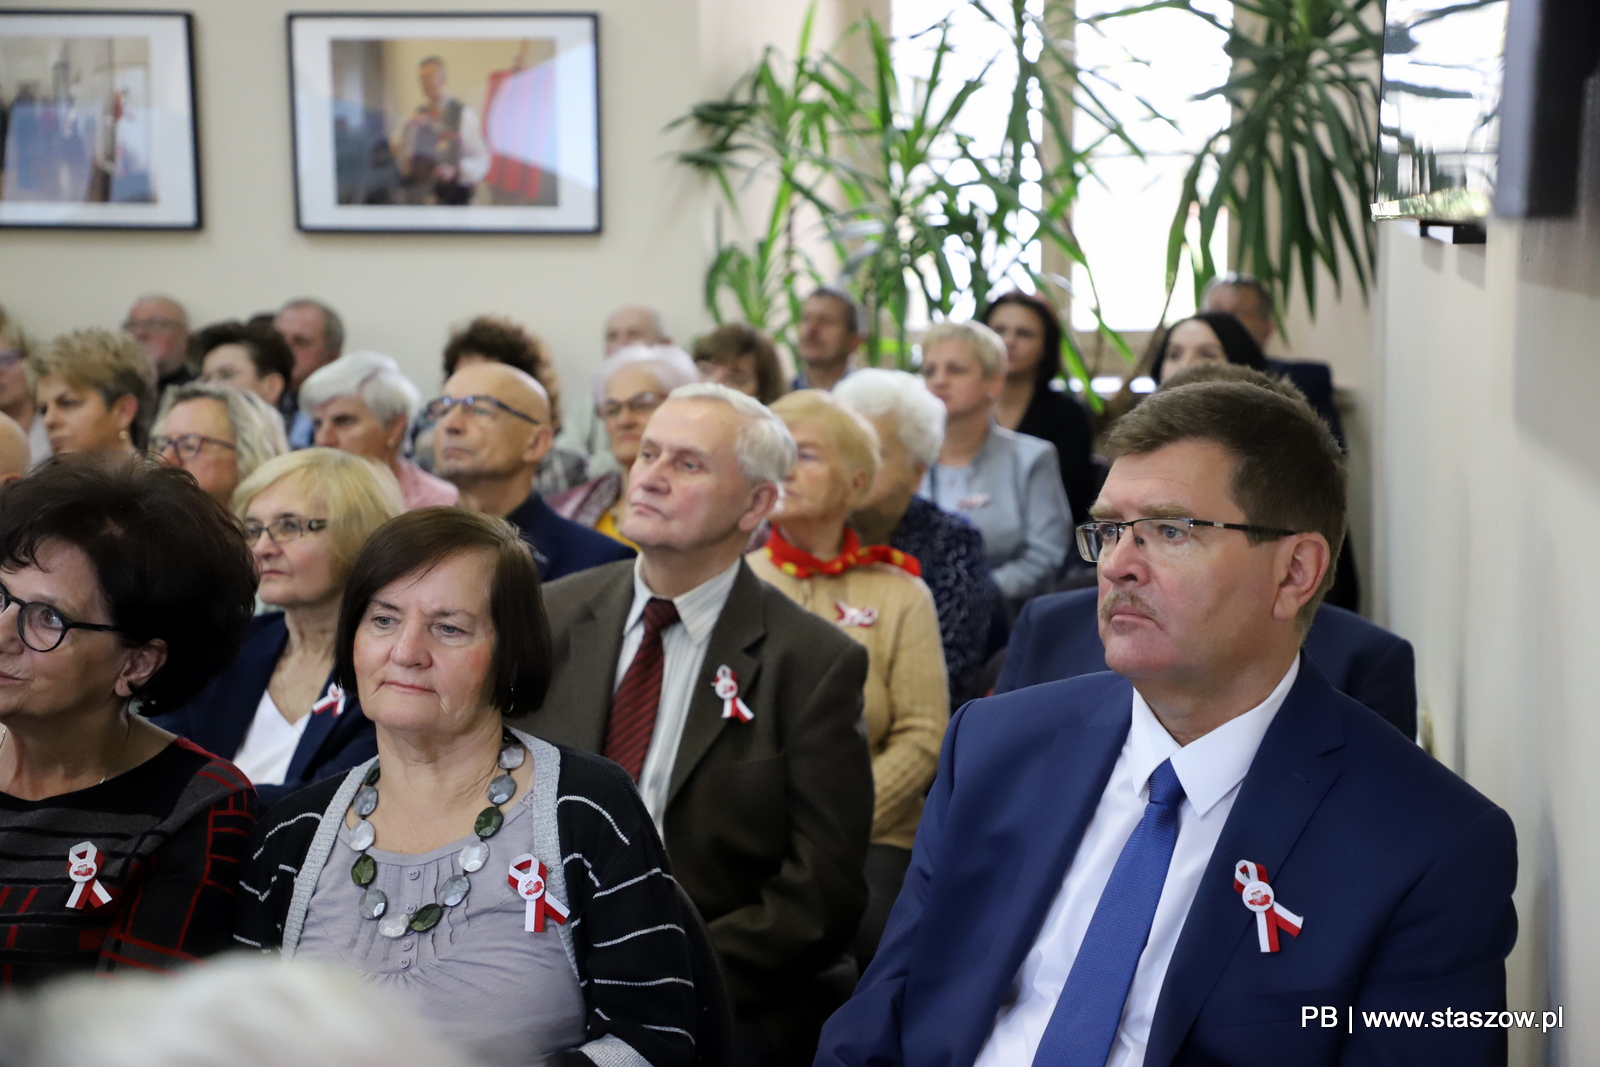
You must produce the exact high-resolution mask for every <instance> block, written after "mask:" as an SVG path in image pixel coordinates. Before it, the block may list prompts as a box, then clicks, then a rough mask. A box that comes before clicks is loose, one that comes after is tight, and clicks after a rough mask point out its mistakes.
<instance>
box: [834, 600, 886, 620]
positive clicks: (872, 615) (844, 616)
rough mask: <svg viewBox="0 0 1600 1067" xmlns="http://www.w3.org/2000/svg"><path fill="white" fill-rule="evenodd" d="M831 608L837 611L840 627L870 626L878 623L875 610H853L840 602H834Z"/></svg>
mask: <svg viewBox="0 0 1600 1067" xmlns="http://www.w3.org/2000/svg"><path fill="white" fill-rule="evenodd" d="M833 606H834V607H836V608H838V609H839V625H840V626H871V625H872V624H873V623H875V622H877V621H878V609H877V608H853V607H851V606H850V605H849V604H846V603H845V602H844V601H842V600H835V601H834V602H833Z"/></svg>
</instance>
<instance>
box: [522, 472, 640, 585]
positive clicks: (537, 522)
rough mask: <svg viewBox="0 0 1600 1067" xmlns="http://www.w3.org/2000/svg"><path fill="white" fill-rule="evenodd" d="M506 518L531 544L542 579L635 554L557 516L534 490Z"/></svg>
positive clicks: (610, 540) (630, 556) (565, 574)
mask: <svg viewBox="0 0 1600 1067" xmlns="http://www.w3.org/2000/svg"><path fill="white" fill-rule="evenodd" d="M506 521H507V522H509V523H510V524H511V525H513V526H515V527H516V528H517V529H519V530H521V531H522V536H523V539H524V540H526V541H527V542H528V544H529V545H530V546H532V548H533V557H534V559H535V561H537V562H538V564H539V579H540V580H541V581H545V582H553V581H555V580H556V579H557V578H565V577H566V576H567V575H569V574H577V573H578V572H579V571H586V570H588V569H589V568H590V567H598V566H600V565H601V564H603V563H615V562H617V561H618V560H621V559H632V558H633V557H634V556H636V555H638V553H636V552H634V550H633V549H631V548H629V547H628V546H627V545H625V544H623V543H622V542H621V541H617V540H613V539H612V538H610V537H607V536H606V535H605V534H603V533H597V532H596V531H594V530H591V529H589V527H587V526H584V525H583V524H582V523H577V522H573V521H572V520H571V519H564V518H562V517H561V516H560V515H557V514H556V512H555V509H554V508H552V507H551V506H550V505H549V504H546V503H545V502H544V497H542V496H540V495H539V491H538V490H537V489H536V490H534V491H533V492H532V493H530V494H528V499H526V500H524V501H523V502H522V503H520V504H518V505H517V507H516V510H514V511H513V512H512V513H511V514H509V515H507V516H506Z"/></svg>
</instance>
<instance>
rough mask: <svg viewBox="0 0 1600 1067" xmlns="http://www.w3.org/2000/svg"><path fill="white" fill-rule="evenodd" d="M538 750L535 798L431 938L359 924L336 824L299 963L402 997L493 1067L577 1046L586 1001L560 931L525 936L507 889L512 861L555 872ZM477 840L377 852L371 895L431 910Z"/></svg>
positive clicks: (511, 819) (348, 857)
mask: <svg viewBox="0 0 1600 1067" xmlns="http://www.w3.org/2000/svg"><path fill="white" fill-rule="evenodd" d="M540 748H548V746H538V747H537V748H535V749H534V753H535V757H536V758H535V783H534V787H533V788H532V789H530V790H528V791H527V792H526V793H525V794H523V796H522V797H521V798H520V799H519V800H518V801H516V802H515V803H514V804H513V805H512V806H511V807H510V808H509V809H508V810H507V812H506V821H505V825H504V826H503V827H502V828H501V829H500V831H499V832H498V833H497V834H495V835H494V836H493V837H492V838H490V839H489V862H488V863H487V864H486V865H485V866H484V867H483V868H482V869H481V870H478V871H476V872H474V873H472V874H470V875H468V878H469V880H470V881H471V885H472V888H471V890H470V891H469V892H468V894H467V898H466V900H464V901H462V903H461V904H459V905H458V906H456V907H454V908H446V909H445V912H444V917H443V918H441V919H440V920H439V924H438V925H437V926H435V927H434V928H433V929H432V930H429V931H427V932H426V933H421V934H418V933H412V932H410V931H407V933H406V934H405V936H404V937H399V938H394V939H390V938H387V937H384V936H382V935H381V934H379V933H378V923H377V922H376V921H373V920H370V919H363V918H362V917H361V915H360V912H359V911H358V910H357V903H358V901H359V900H360V898H361V892H362V891H361V889H360V888H359V887H357V886H356V885H355V883H354V882H352V881H351V880H350V866H351V864H353V863H354V862H355V860H356V856H357V855H358V854H359V853H358V852H357V851H356V850H355V849H354V848H352V847H351V845H350V830H349V829H348V828H347V827H345V826H344V824H343V822H342V821H340V822H339V824H338V826H339V830H338V836H337V839H336V840H335V841H334V842H333V843H332V850H331V851H330V853H329V855H328V858H327V862H326V864H325V865H324V866H323V868H322V871H321V873H320V875H319V876H318V877H317V883H316V888H315V890H314V891H313V892H312V894H311V900H310V906H309V908H307V910H306V915H305V925H304V929H303V931H302V932H301V934H300V942H299V947H298V953H299V954H303V955H308V956H312V957H315V958H318V959H325V960H334V961H338V962H340V963H342V964H344V965H346V966H348V967H350V968H353V969H354V970H357V971H359V972H361V973H363V974H364V975H366V977H368V978H369V979H371V980H372V981H375V982H377V983H378V984H380V985H384V986H388V987H390V988H393V989H396V990H399V991H400V992H402V993H404V994H406V995H407V996H409V998H410V999H411V1002H412V1004H413V1005H414V1006H415V1008H416V1011H417V1012H418V1014H420V1015H421V1016H423V1017H424V1018H426V1019H428V1020H429V1021H430V1022H431V1023H432V1024H433V1025H434V1026H435V1028H436V1029H437V1031H438V1032H439V1033H440V1035H441V1036H442V1037H444V1038H445V1040H447V1041H449V1042H450V1043H451V1044H452V1045H453V1046H454V1047H456V1048H458V1049H461V1050H463V1051H465V1052H467V1053H469V1054H471V1055H473V1056H475V1057H476V1058H477V1059H478V1061H480V1062H482V1063H485V1064H492V1065H495V1067H501V1065H504V1067H524V1065H536V1064H540V1063H543V1062H544V1059H545V1057H547V1056H549V1055H550V1054H551V1053H553V1052H555V1051H557V1050H560V1049H565V1048H573V1047H576V1046H578V1045H580V1044H582V1043H583V1039H584V1034H585V1024H584V1021H585V1015H584V1002H583V992H582V990H581V989H579V987H578V977H577V972H576V971H575V970H574V968H573V964H572V960H571V958H570V957H569V955H568V950H567V947H566V946H565V945H564V943H563V942H564V940H565V939H564V938H563V937H562V932H564V931H562V930H561V929H560V928H559V927H557V926H556V925H555V924H554V923H551V924H548V925H547V926H546V928H545V931H544V932H543V933H538V934H534V933H527V932H525V931H524V930H523V915H524V911H525V905H524V903H523V901H522V900H521V899H520V898H519V897H518V896H517V895H516V893H515V891H514V890H513V889H512V887H511V886H510V885H509V884H508V882H507V874H508V867H509V864H510V861H511V859H512V858H514V857H516V856H518V855H521V854H522V853H532V854H533V855H535V856H538V857H539V859H541V860H543V861H544V863H545V865H546V866H547V867H549V868H555V869H559V868H560V866H561V857H560V856H558V855H555V854H553V853H552V854H550V855H546V854H545V853H546V851H548V840H547V837H546V834H545V833H541V832H540V828H539V826H538V824H539V822H540V820H539V818H538V816H537V812H538V798H539V793H540V792H541V790H540V786H541V785H547V786H548V787H549V788H552V789H553V786H554V783H555V773H554V768H553V767H550V766H540V764H553V763H555V761H554V760H550V759H548V758H544V759H541V758H539V757H546V756H547V753H546V752H541V751H539V749H540ZM548 755H554V753H553V751H551V752H549V753H548ZM547 771H549V772H550V773H549V778H548V780H547V781H545V782H541V780H540V778H541V776H543V775H544V774H545V773H546V772H547ZM550 807H551V808H553V805H550ZM330 814H331V812H330ZM325 825H326V824H325ZM476 840H477V838H476V837H474V836H471V835H469V836H467V837H464V838H462V839H461V840H460V841H455V842H452V843H451V844H449V845H446V846H445V847H444V848H440V849H436V850H434V851H432V852H427V853H423V854H420V855H405V854H402V853H395V852H385V851H383V850H382V849H380V848H378V847H376V846H374V847H373V848H371V849H369V850H368V855H370V856H371V857H372V858H373V859H374V860H376V861H377V865H378V873H377V876H376V878H375V879H374V880H373V883H372V884H373V885H374V886H376V887H377V888H379V889H382V890H383V891H384V893H385V894H386V895H387V896H388V898H389V906H390V907H391V908H401V909H404V910H405V911H406V912H407V913H408V914H409V913H411V912H414V911H416V909H417V908H419V907H421V906H422V905H424V904H427V903H430V902H432V901H433V900H435V899H436V896H437V894H438V891H439V887H440V886H441V885H442V884H443V883H444V881H445V880H446V879H447V878H450V877H451V876H452V875H456V874H460V873H462V872H461V869H460V867H459V866H458V865H457V861H456V854H457V853H458V852H460V851H461V849H462V848H463V847H464V846H466V845H469V844H471V843H472V842H473V841H476ZM541 845H544V846H546V847H545V848H544V849H541ZM563 896H564V894H563Z"/></svg>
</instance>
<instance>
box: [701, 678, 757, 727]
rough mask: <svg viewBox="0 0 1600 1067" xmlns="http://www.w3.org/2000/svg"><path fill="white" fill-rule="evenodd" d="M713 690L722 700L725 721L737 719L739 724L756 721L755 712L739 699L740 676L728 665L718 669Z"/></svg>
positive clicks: (712, 685) (712, 686) (712, 684)
mask: <svg viewBox="0 0 1600 1067" xmlns="http://www.w3.org/2000/svg"><path fill="white" fill-rule="evenodd" d="M711 688H712V689H714V690H715V691H716V694H717V696H718V698H720V699H721V700H722V717H723V718H724V719H737V720H738V721H739V722H749V721H750V720H751V719H754V718H755V717H756V716H755V712H753V711H751V710H750V705H749V704H746V703H745V702H744V701H743V700H742V699H740V697H739V676H738V675H737V674H734V673H733V669H732V668H731V667H728V666H726V665H724V666H721V667H718V668H717V680H716V681H714V682H712V683H711Z"/></svg>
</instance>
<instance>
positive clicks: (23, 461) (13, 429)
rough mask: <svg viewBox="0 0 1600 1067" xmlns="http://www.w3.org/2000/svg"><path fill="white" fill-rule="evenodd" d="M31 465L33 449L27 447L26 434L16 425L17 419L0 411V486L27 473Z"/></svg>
mask: <svg viewBox="0 0 1600 1067" xmlns="http://www.w3.org/2000/svg"><path fill="white" fill-rule="evenodd" d="M32 465H33V449H31V448H30V447H28V434H27V432H26V431H24V430H23V428H22V427H21V426H19V425H17V420H16V419H13V418H12V417H11V416H10V415H7V414H5V413H4V412H0V488H3V487H5V486H8V485H10V484H11V483H12V482H14V481H16V480H17V479H18V478H21V477H22V476H23V475H25V474H27V473H28V468H29V467H31V466H32Z"/></svg>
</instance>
